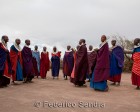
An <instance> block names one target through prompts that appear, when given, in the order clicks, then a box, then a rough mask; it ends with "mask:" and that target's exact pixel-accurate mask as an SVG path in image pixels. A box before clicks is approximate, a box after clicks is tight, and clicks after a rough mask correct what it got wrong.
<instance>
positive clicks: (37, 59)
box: [32, 51, 40, 76]
mask: <svg viewBox="0 0 140 112" xmlns="http://www.w3.org/2000/svg"><path fill="white" fill-rule="evenodd" d="M32 55H33V58H34V66H35V67H34V69H35V71H36V75H37V76H38V75H39V72H40V52H39V51H32ZM36 66H37V67H36Z"/></svg>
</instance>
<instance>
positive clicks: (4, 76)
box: [0, 36, 12, 88]
mask: <svg viewBox="0 0 140 112" xmlns="http://www.w3.org/2000/svg"><path fill="white" fill-rule="evenodd" d="M8 41H9V38H8V36H2V38H1V42H0V88H3V87H7V86H8V85H9V84H10V78H11V74H12V69H11V62H10V55H9V50H8V48H7V42H8Z"/></svg>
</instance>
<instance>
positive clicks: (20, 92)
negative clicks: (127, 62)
mask: <svg viewBox="0 0 140 112" xmlns="http://www.w3.org/2000/svg"><path fill="white" fill-rule="evenodd" d="M47 77H48V78H47V79H34V80H33V83H28V84H23V83H21V82H20V83H19V82H18V85H9V87H7V88H1V89H0V112H140V90H136V89H135V86H132V85H131V74H126V73H124V74H123V75H122V83H121V86H120V87H117V86H111V85H110V82H108V84H109V88H110V89H109V92H99V91H94V90H93V89H90V87H89V82H88V83H87V85H88V86H87V87H81V88H80V87H75V86H74V85H73V84H72V83H70V82H69V80H63V77H62V72H61V73H60V78H59V79H58V80H57V79H54V80H53V79H52V77H51V73H50V72H49V73H48V75H47Z"/></svg>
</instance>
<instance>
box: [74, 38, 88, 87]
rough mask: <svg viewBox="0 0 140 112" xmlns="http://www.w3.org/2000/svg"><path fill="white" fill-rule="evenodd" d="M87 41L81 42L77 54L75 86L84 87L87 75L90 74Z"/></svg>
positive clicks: (82, 40)
mask: <svg viewBox="0 0 140 112" xmlns="http://www.w3.org/2000/svg"><path fill="white" fill-rule="evenodd" d="M85 42H86V41H85V40H84V39H81V40H80V41H79V46H80V47H79V49H78V51H77V52H76V62H75V71H74V80H75V81H74V84H75V86H84V84H85V80H86V74H87V72H88V56H87V47H86V44H85Z"/></svg>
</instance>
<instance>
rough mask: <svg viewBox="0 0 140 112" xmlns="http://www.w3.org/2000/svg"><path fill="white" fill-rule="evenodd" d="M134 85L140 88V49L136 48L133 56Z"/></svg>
mask: <svg viewBox="0 0 140 112" xmlns="http://www.w3.org/2000/svg"><path fill="white" fill-rule="evenodd" d="M132 60H133V67H132V77H131V79H132V84H133V85H136V86H140V47H138V48H135V49H134V51H133V55H132Z"/></svg>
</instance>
